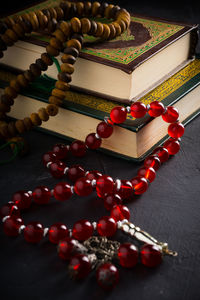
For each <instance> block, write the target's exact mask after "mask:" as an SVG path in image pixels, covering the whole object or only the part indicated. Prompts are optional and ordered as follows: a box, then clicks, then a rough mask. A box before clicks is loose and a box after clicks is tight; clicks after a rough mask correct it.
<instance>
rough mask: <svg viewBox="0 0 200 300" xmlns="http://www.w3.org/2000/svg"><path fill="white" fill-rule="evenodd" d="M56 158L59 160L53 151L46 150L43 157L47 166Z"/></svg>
mask: <svg viewBox="0 0 200 300" xmlns="http://www.w3.org/2000/svg"><path fill="white" fill-rule="evenodd" d="M56 160H57V156H56V154H55V153H54V152H53V151H49V152H46V153H45V154H44V155H43V157H42V161H43V164H44V165H45V167H46V166H47V164H48V163H49V162H54V161H56Z"/></svg>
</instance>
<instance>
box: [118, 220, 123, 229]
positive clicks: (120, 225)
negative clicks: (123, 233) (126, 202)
mask: <svg viewBox="0 0 200 300" xmlns="http://www.w3.org/2000/svg"><path fill="white" fill-rule="evenodd" d="M121 227H122V221H118V222H117V228H118V229H120V228H121Z"/></svg>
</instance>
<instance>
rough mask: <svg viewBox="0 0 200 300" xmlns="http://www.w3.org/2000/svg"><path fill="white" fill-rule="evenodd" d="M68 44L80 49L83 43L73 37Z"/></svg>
mask: <svg viewBox="0 0 200 300" xmlns="http://www.w3.org/2000/svg"><path fill="white" fill-rule="evenodd" d="M66 46H67V47H74V48H76V49H77V50H78V51H80V50H81V48H82V46H81V43H80V42H79V41H78V40H76V39H71V40H69V41H67V43H66Z"/></svg>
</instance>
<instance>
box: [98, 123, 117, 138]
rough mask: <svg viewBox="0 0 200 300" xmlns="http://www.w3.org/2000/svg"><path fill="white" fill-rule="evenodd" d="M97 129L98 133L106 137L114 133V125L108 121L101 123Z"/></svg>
mask: <svg viewBox="0 0 200 300" xmlns="http://www.w3.org/2000/svg"><path fill="white" fill-rule="evenodd" d="M96 130H97V134H98V135H99V136H100V137H101V138H104V139H106V138H108V137H110V136H111V135H112V133H113V127H112V126H111V125H109V124H107V123H106V122H101V123H99V124H98V125H97V129H96Z"/></svg>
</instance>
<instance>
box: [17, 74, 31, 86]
mask: <svg viewBox="0 0 200 300" xmlns="http://www.w3.org/2000/svg"><path fill="white" fill-rule="evenodd" d="M17 82H18V83H19V85H20V86H21V87H23V88H25V87H27V86H28V84H29V82H28V80H27V79H26V78H25V76H24V74H19V75H17Z"/></svg>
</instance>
